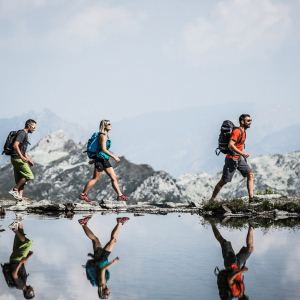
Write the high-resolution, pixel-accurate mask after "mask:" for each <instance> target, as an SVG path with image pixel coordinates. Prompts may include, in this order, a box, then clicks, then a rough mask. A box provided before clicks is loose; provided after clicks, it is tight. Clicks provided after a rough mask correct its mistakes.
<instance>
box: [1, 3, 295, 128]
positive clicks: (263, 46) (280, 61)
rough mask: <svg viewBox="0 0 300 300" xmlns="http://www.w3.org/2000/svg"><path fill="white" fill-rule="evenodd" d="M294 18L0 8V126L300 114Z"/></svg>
mask: <svg viewBox="0 0 300 300" xmlns="http://www.w3.org/2000/svg"><path fill="white" fill-rule="evenodd" d="M299 15H300V1H299V0H295V1H293V0H290V1H286V0H284V1H276V0H224V1H215V0H210V1H206V0H197V1H196V0H195V1H194V0H193V1H192V0H186V1H177V0H172V1H171V0H159V1H158V0H154V1H142V0H135V1H128V0H123V1H100V0H98V1H96V0H0V99H1V111H0V118H6V117H12V116H15V115H19V114H21V113H23V112H28V111H30V110H35V111H41V110H42V109H43V108H45V107H46V108H49V109H51V110H52V111H54V112H55V113H57V114H58V115H59V116H61V117H63V118H64V119H66V120H68V121H73V122H76V123H80V122H83V123H85V122H86V123H90V122H91V120H92V119H99V118H102V117H103V118H104V117H106V118H110V119H113V120H121V119H123V118H128V117H132V116H136V115H140V114H143V113H146V112H150V111H159V110H170V109H174V108H183V107H191V106H198V105H203V104H207V105H214V104H223V103H230V102H245V103H249V102H254V103H259V104H266V105H268V106H272V105H285V106H286V105H288V106H291V107H292V108H293V109H299V108H300V104H299V102H300V101H299V95H300V84H299V83H300V72H299V70H300V59H299V53H300V43H299V32H300V20H299ZM99 116H100V117H99Z"/></svg>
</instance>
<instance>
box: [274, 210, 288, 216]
mask: <svg viewBox="0 0 300 300" xmlns="http://www.w3.org/2000/svg"><path fill="white" fill-rule="evenodd" d="M287 214H288V212H287V211H283V210H278V209H274V215H275V217H276V216H287Z"/></svg>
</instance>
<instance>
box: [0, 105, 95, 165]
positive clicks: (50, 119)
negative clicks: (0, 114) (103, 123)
mask: <svg viewBox="0 0 300 300" xmlns="http://www.w3.org/2000/svg"><path fill="white" fill-rule="evenodd" d="M28 119H33V120H35V121H36V122H37V129H36V131H35V132H34V133H33V134H29V135H28V138H29V142H30V143H31V146H30V145H29V146H28V150H29V149H31V148H32V147H33V146H35V145H36V144H37V142H38V141H39V140H40V139H41V138H43V137H44V136H45V135H46V134H47V133H49V132H54V131H57V130H63V131H64V132H66V133H67V134H68V136H70V138H71V139H72V140H73V141H75V142H76V143H79V142H84V143H85V142H86V141H87V140H88V138H89V137H90V136H91V134H90V133H89V132H87V130H86V129H85V128H83V127H82V126H80V125H77V124H74V123H70V122H67V121H64V120H63V119H61V118H60V117H59V116H57V115H56V114H55V113H53V112H52V111H51V110H49V109H44V110H43V111H42V112H40V113H36V112H34V111H31V112H28V113H25V114H23V115H21V116H17V117H13V118H10V119H0V128H1V131H0V143H1V147H2V146H3V145H4V143H5V140H6V138H7V136H8V134H9V132H10V131H12V130H19V129H23V128H24V125H25V122H26V120H28ZM7 160H8V157H7V156H5V155H2V156H0V165H1V164H3V163H5V162H6V161H7Z"/></svg>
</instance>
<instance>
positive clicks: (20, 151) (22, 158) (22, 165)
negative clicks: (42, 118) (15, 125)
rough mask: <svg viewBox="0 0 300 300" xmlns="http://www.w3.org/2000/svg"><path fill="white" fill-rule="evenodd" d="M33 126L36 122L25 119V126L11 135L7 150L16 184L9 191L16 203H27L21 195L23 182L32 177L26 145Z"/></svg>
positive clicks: (25, 182) (33, 129)
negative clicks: (10, 149) (9, 148)
mask: <svg viewBox="0 0 300 300" xmlns="http://www.w3.org/2000/svg"><path fill="white" fill-rule="evenodd" d="M35 128H36V122H35V121H34V120H31V119H29V120H27V121H26V122H25V128H24V129H22V130H18V131H17V132H16V134H15V136H13V137H12V138H13V139H14V142H13V150H12V151H9V153H10V152H11V154H9V153H8V155H11V163H12V165H13V167H14V175H15V182H16V184H17V185H16V186H15V187H14V188H13V189H12V190H10V191H9V193H10V194H11V195H12V196H13V197H14V198H15V199H16V200H18V201H17V204H16V205H23V206H25V205H28V203H27V202H26V201H25V200H23V199H22V197H23V191H24V186H25V184H27V182H28V181H29V180H31V179H33V178H34V176H33V174H32V172H31V170H30V168H29V166H30V167H33V166H34V163H33V162H32V161H31V160H30V158H29V157H28V155H27V152H26V150H27V145H28V144H29V142H28V133H33V132H34V131H35ZM10 135H11V133H10ZM12 141H13V140H12ZM5 153H6V152H5ZM6 154H7V153H6Z"/></svg>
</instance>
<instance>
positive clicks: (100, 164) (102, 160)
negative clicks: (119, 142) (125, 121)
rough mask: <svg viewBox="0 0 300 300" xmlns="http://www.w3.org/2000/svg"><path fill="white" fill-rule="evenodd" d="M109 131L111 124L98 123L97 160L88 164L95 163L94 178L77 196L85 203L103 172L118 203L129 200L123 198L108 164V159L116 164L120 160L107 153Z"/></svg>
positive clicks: (105, 122)
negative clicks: (110, 158) (107, 177)
mask: <svg viewBox="0 0 300 300" xmlns="http://www.w3.org/2000/svg"><path fill="white" fill-rule="evenodd" d="M110 130H111V123H110V121H109V120H102V121H101V122H100V126H99V131H100V134H99V144H98V150H99V151H98V154H97V158H96V159H94V160H91V161H90V162H89V164H93V163H95V170H94V176H93V179H91V180H90V181H89V182H88V183H87V185H86V186H85V188H84V190H83V192H82V193H81V194H80V195H79V197H78V198H79V199H80V200H85V201H87V202H91V200H90V199H89V198H88V196H87V193H88V192H89V191H90V189H91V188H92V187H93V186H94V185H95V183H96V182H97V181H98V180H99V179H100V177H101V175H102V173H103V170H104V171H105V172H106V174H107V175H108V176H109V177H110V179H111V184H112V187H113V189H114V190H115V191H116V193H117V195H118V196H117V200H118V201H129V200H130V199H129V198H127V197H125V196H124V194H123V193H122V192H121V190H120V188H119V185H118V181H117V175H116V173H115V171H114V169H113V167H112V166H111V164H110V162H109V157H112V158H113V159H114V160H115V161H116V162H117V163H118V162H120V159H119V158H118V157H117V156H115V155H113V154H112V153H111V152H109V148H110V146H111V141H110V139H109V137H108V133H109V131H110Z"/></svg>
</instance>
